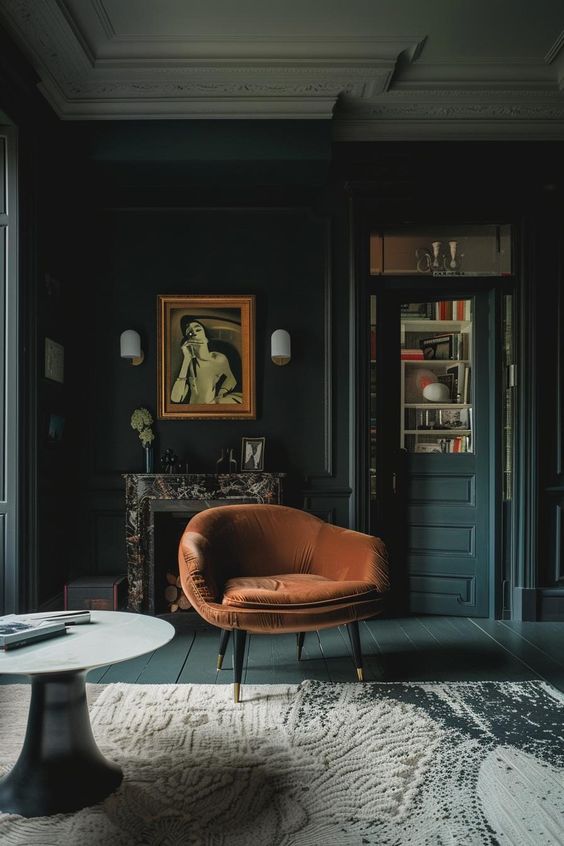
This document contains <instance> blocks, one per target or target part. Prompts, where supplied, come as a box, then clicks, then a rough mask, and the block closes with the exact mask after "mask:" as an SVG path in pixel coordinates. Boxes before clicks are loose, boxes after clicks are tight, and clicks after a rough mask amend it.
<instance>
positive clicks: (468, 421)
mask: <svg viewBox="0 0 564 846" xmlns="http://www.w3.org/2000/svg"><path fill="white" fill-rule="evenodd" d="M401 311H402V316H401V320H400V332H401V353H400V362H401V373H400V379H401V382H400V398H401V409H400V448H402V449H405V450H407V452H409V453H447V454H459V453H468V452H473V448H474V447H473V430H474V408H473V403H472V361H473V319H472V300H470V299H467V300H448V301H441V302H432V303H431V302H429V303H405V304H403V305H402V307H401ZM414 315H416V316H414ZM456 315H457V316H458V318H459V319H456V318H455V316H456Z"/></svg>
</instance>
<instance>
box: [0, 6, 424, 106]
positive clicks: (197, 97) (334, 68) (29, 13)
mask: <svg viewBox="0 0 564 846" xmlns="http://www.w3.org/2000/svg"><path fill="white" fill-rule="evenodd" d="M94 8H95V11H96V12H97V14H98V17H99V19H100V25H101V26H102V27H103V29H104V31H105V32H106V34H108V33H109V34H111V39H109V40H107V43H106V44H105V45H104V49H103V51H102V52H103V53H104V55H103V56H96V57H95V58H93V56H92V51H91V50H90V49H89V47H88V45H87V42H86V38H85V37H80V34H79V33H78V31H77V26H76V25H74V23H73V22H72V21H69V15H68V13H67V11H66V7H64V4H62V2H60V0H59V2H57V0H3V4H2V14H3V15H4V16H5V18H6V20H7V22H8V24H9V26H10V28H11V30H12V32H14V33H15V35H16V37H17V39H18V40H19V42H20V44H21V45H22V46H23V48H24V50H27V52H28V54H31V58H32V62H33V63H34V65H35V67H36V68H37V69H38V72H39V75H40V77H41V82H40V85H39V88H40V90H41V92H42V93H43V94H44V96H45V97H46V98H47V100H48V101H49V103H50V104H51V106H52V107H53V109H54V110H55V112H56V113H57V114H58V116H59V117H60V118H62V119H64V120H73V119H75V120H76V119H80V120H84V119H88V118H91V119H97V120H99V119H104V118H108V119H110V118H111V119H116V118H119V117H123V118H130V119H131V118H150V117H154V118H166V117H175V118H181V117H190V118H194V117H249V118H252V117H259V118H260V117H280V118H292V117H296V118H304V117H312V118H329V117H331V115H332V112H333V108H334V106H335V103H336V101H337V98H338V97H339V95H341V94H347V95H350V96H354V97H359V98H361V99H362V98H371V97H374V96H376V95H378V94H380V93H382V92H384V91H386V90H388V88H389V86H390V82H391V79H392V76H393V73H394V70H395V67H396V62H397V60H398V58H399V56H400V55H401V56H402V61H404V62H405V61H410V60H411V59H412V58H413V57H415V56H416V55H418V52H419V50H420V47H421V42H422V40H423V39H421V38H419V39H418V38H413V37H412V38H411V40H410V39H409V37H407V38H369V37H363V36H360V37H358V38H354V37H342V38H339V37H333V38H328V39H325V38H321V37H307V38H303V37H301V38H300V37H297V38H291V39H290V38H277V37H258V36H256V37H254V36H253V37H249V38H246V37H241V36H233V37H225V38H221V39H218V38H215V39H213V40H209V41H206V40H205V39H196V38H190V37H188V38H186V39H184V38H182V39H170V38H159V37H156V38H146V37H143V36H141V37H139V38H135V39H132V38H123V37H122V38H118V37H117V36H116V35H115V33H114V30H113V27H112V25H111V21H110V19H109V17H108V15H107V14H106V13H105V7H104V6H103V5H102V4H101V3H100V2H97V3H96V4H95V7H94ZM149 44H150V45H152V46H151V50H148V49H147V45H149Z"/></svg>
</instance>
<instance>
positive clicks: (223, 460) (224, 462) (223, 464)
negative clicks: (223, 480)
mask: <svg viewBox="0 0 564 846" xmlns="http://www.w3.org/2000/svg"><path fill="white" fill-rule="evenodd" d="M215 467H216V470H215V472H216V473H217V474H218V475H219V474H223V473H228V472H229V459H228V456H227V450H225V449H222V450H221V455H220V456H219V458H218V459H217V461H216V462H215Z"/></svg>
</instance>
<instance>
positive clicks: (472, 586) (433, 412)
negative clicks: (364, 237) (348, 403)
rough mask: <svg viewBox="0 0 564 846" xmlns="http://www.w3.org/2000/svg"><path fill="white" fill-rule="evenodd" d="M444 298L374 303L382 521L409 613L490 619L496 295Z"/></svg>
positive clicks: (385, 298) (388, 296)
mask: <svg viewBox="0 0 564 846" xmlns="http://www.w3.org/2000/svg"><path fill="white" fill-rule="evenodd" d="M425 293H426V295H427V297H428V299H426V300H424V299H423V297H424V296H425ZM422 294H423V296H422ZM440 296H441V299H437V294H436V291H435V293H434V295H433V294H432V293H431V292H421V291H420V290H419V291H417V293H415V291H411V292H410V293H408V294H406V292H405V291H404V292H403V293H400V292H398V291H397V290H395V291H388V292H384V293H383V294H382V295H381V296H379V297H378V302H377V304H376V303H375V305H376V306H377V308H374V307H373V308H372V315H373V320H374V325H375V335H376V337H377V339H378V343H377V344H373V350H374V355H375V357H376V366H375V370H374V374H373V376H374V378H373V387H375V394H376V402H375V403H374V405H373V409H372V412H371V413H373V414H374V418H373V421H372V422H373V426H374V431H375V432H376V433H377V434H376V442H375V450H374V452H375V454H376V468H377V470H376V474H375V475H376V477H377V478H376V480H375V481H374V480H373V491H374V492H375V494H376V496H375V499H376V500H377V501H376V518H375V528H376V529H377V530H378V529H379V531H378V533H379V534H382V535H383V536H384V537H386V538H387V540H388V542H389V545H390V548H391V551H392V558H393V560H392V567H393V570H394V575H395V581H396V586H399V588H400V592H401V594H402V596H403V601H402V602H401V603H400V607H402V610H409V611H412V612H415V613H428V614H452V615H463V616H488V613H489V583H490V573H491V570H490V567H491V566H492V561H491V558H492V548H493V545H492V542H491V538H492V536H493V535H492V526H491V525H490V519H493V518H491V517H490V485H491V474H490V468H491V466H492V460H493V458H492V456H493V446H494V440H493V435H491V433H493V432H494V431H495V428H496V427H495V421H493V420H492V419H491V415H490V395H491V388H492V384H491V379H490V375H491V374H493V372H494V371H495V368H494V367H493V364H492V362H493V339H492V332H491V331H490V313H489V312H490V309H489V296H488V292H487V291H477V292H476V293H473V294H472V293H470V292H468V291H467V292H466V293H465V294H464V297H463V298H462V299H458V300H457V299H455V296H453V295H452V294H450V295H449V294H448V293H446V292H443V293H442V294H441V295H440ZM376 311H377V314H376Z"/></svg>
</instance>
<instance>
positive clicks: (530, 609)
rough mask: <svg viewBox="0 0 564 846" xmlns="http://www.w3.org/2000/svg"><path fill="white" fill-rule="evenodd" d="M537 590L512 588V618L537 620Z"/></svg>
mask: <svg viewBox="0 0 564 846" xmlns="http://www.w3.org/2000/svg"><path fill="white" fill-rule="evenodd" d="M538 604H539V603H538V591H537V589H536V588H513V603H512V608H513V613H512V615H511V616H512V619H513V620H522V621H523V622H528V621H534V620H538V619H539V617H538Z"/></svg>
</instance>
